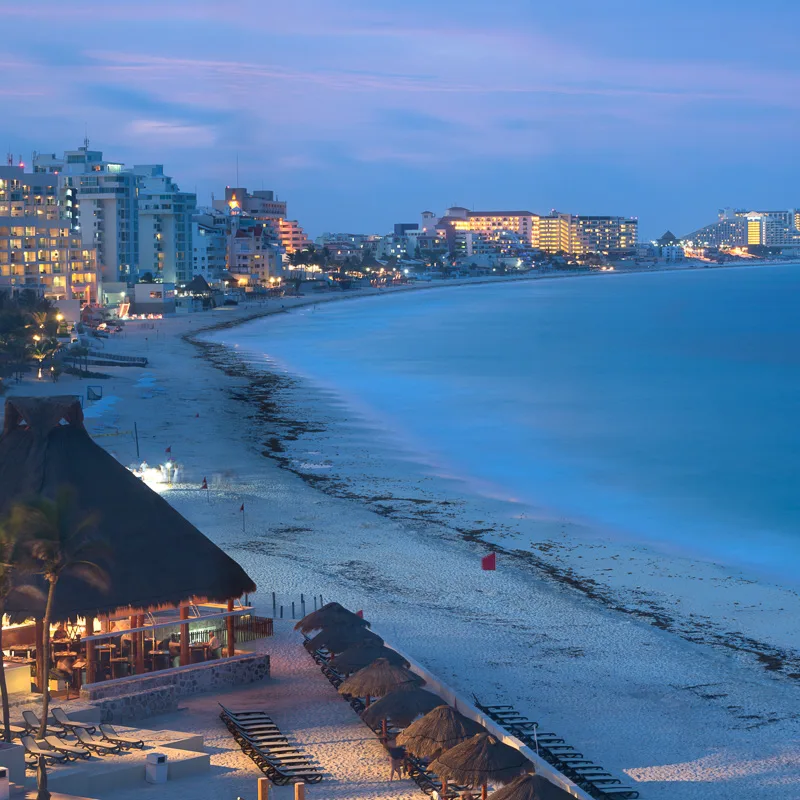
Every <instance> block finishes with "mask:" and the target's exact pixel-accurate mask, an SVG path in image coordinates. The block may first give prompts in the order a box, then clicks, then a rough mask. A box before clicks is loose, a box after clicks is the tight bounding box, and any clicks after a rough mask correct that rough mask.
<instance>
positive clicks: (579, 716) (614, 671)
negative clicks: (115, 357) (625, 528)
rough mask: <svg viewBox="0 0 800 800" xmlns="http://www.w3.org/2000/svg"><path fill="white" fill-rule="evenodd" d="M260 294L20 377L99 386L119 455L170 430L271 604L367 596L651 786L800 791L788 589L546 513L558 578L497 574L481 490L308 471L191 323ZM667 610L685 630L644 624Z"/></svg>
mask: <svg viewBox="0 0 800 800" xmlns="http://www.w3.org/2000/svg"><path fill="white" fill-rule="evenodd" d="M473 291H480V289H479V288H476V289H474V290H473ZM306 300H312V301H314V302H321V301H322V300H323V298H306ZM296 302H302V299H300V300H299V301H290V300H284V301H272V306H273V308H275V310H279V307H280V305H281V304H285V305H286V306H290V305H292V304H294V303H296ZM376 302H378V301H376ZM256 310H257V309H255V308H253V309H249V311H248V309H238V310H228V309H226V310H219V311H216V312H213V313H210V314H198V315H191V316H189V317H181V318H175V319H170V320H164V321H160V322H156V323H153V325H154V326H155V327H152V328H150V327H148V325H149V323H148V324H145V323H130V324H128V325H127V326H126V333H125V334H124V335H123V337H122V338H120V339H119V340H112V341H110V342H108V343H107V345H106V347H107V349H108V350H109V351H113V352H120V353H128V354H133V353H135V354H143V355H147V357H148V358H149V359H150V362H151V363H150V366H149V367H148V368H147V370H145V371H142V370H135V369H107V368H99V369H100V370H101V371H104V372H108V373H111V374H113V377H112V378H111V379H110V380H106V381H99V380H90V381H79V380H77V379H74V378H68V377H65V378H62V380H61V381H60V382H59V383H58V384H56V385H53V384H43V383H38V382H36V381H35V380H33V379H32V378H26V380H25V381H24V382H23V383H22V384H20V385H19V386H14V387H10V388H9V393H13V394H38V393H45V392H46V393H54V392H56V393H73V392H74V393H79V394H81V395H82V396H83V397H84V398H85V397H86V385H87V384H91V385H102V386H103V390H104V394H105V395H106V397H105V399H104V400H103V401H101V403H99V404H97V405H95V406H94V407H93V408H92V407H89V406H87V412H88V413H87V417H88V418H87V427H88V428H89V430H90V432H92V433H93V434H95V435H102V438H99V439H98V442H100V443H101V444H103V446H105V447H107V448H108V449H109V450H110V451H111V452H113V453H114V454H115V455H116V456H117V457H118V459H119V460H120V461H121V462H122V463H125V464H132V463H134V462H135V461H136V453H135V447H134V444H133V440H132V436H131V434H130V433H127V432H130V431H132V430H133V425H134V422H136V423H137V425H138V430H139V438H140V447H141V455H142V458H143V459H145V460H147V461H149V462H150V463H158V462H160V461H161V460H163V459H164V451H165V448H167V447H171V448H172V453H173V457H174V458H176V459H177V461H178V462H179V464H180V465H181V473H180V476H179V480H178V484H177V485H176V486H175V487H174V488H173V489H172V490H170V491H169V492H168V493H167V494H166V497H167V499H168V500H169V501H170V502H171V503H172V504H173V505H174V506H175V507H176V508H177V509H178V510H179V511H181V513H183V514H184V515H185V516H187V517H188V518H189V519H190V520H191V521H192V522H194V523H195V524H196V525H197V526H198V527H199V528H200V529H201V530H202V531H204V532H205V533H206V534H207V535H208V536H210V537H211V538H212V539H214V540H215V541H216V542H217V543H219V544H220V545H221V546H223V547H224V548H225V549H226V550H227V551H228V552H230V553H231V554H232V555H233V556H234V557H235V558H236V559H237V560H239V561H240V562H241V563H242V565H243V566H244V567H245V569H247V570H248V572H249V573H250V574H251V575H252V577H253V578H254V580H255V581H256V583H257V584H258V586H259V593H258V595H257V596H256V598H255V602H256V605H257V606H258V607H259V608H260V610H262V611H263V612H265V613H267V614H269V613H271V611H272V600H271V592H272V591H275V592H277V593H278V596H279V602H283V603H284V604H285V605H287V607H288V603H290V602H291V601H292V600H299V595H300V593H301V592H303V593H305V595H306V596H307V597H310V596H311V595H314V594H317V595H319V594H322V595H323V596H324V598H325V600H326V601H327V600H329V599H337V600H340V601H341V602H343V603H345V604H347V605H349V606H351V607H354V608H363V609H364V611H365V613H366V615H367V616H368V617H369V618H370V619H371V620H372V621H373V623H374V626H375V628H376V630H377V631H378V632H379V633H381V635H383V636H384V637H385V638H386V639H387V640H388V641H390V642H391V643H394V644H396V645H397V646H398V647H400V648H401V649H403V650H405V651H407V652H408V653H409V654H410V655H411V656H413V657H414V658H415V659H417V660H418V661H420V662H421V663H423V664H424V665H425V666H426V667H428V668H429V669H431V670H432V671H433V672H435V673H437V674H439V675H440V676H441V678H442V679H443V680H445V681H446V682H448V683H450V684H451V685H452V686H453V687H454V688H456V689H457V690H459V691H461V692H463V693H464V694H467V695H468V694H469V693H471V692H475V693H476V694H477V695H478V696H479V698H481V699H482V700H485V701H499V702H512V703H514V704H516V705H517V706H518V707H519V709H520V710H521V711H523V712H524V713H527V714H528V715H529V716H530V717H532V718H533V719H536V720H538V721H539V722H540V724H541V726H542V728H543V729H545V730H554V731H557V732H558V733H559V734H560V735H562V736H564V737H565V738H566V740H567V741H568V742H570V743H571V744H573V745H575V746H576V747H577V748H578V749H579V750H580V751H581V752H583V753H584V754H585V755H586V757H587V758H590V759H592V760H593V761H595V762H596V763H599V764H602V765H603V766H604V767H606V768H607V769H609V770H611V771H612V772H614V773H617V774H621V773H626V774H627V776H628V777H629V779H630V781H632V782H636V783H637V787H638V788H639V789H640V791H641V793H642V797H643V798H681V800H684V798H685V800H695V798H697V799H699V798H725V799H726V800H740V798H741V799H742V800H743V799H744V798H748V800H751V799H752V798H762V797H763V798H766V797H768V796H770V797H773V796H780V797H783V798H800V788H798V787H799V786H800V748H798V744H799V743H800V730H799V728H798V717H799V716H800V703H799V702H798V700H797V687H796V683H795V680H794V679H793V678H791V677H789V676H788V675H787V673H790V672H792V669H793V668H792V667H791V666H789V665H791V663H792V662H793V660H794V659H795V658H796V657H797V655H796V648H797V643H798V625H800V623H798V619H800V614H798V612H800V601H799V600H798V596H797V594H796V593H795V592H794V591H792V590H789V589H785V588H782V587H780V586H776V585H769V584H765V583H763V582H754V581H751V579H750V578H749V576H747V575H745V574H743V573H742V572H741V571H733V570H726V569H725V568H723V567H720V566H718V565H715V564H712V563H708V562H702V561H696V560H693V561H689V560H687V559H682V558H679V557H674V558H668V557H665V556H663V555H658V554H656V553H654V552H653V551H651V550H649V549H648V548H646V547H643V546H636V545H630V544H626V543H623V542H619V541H613V540H605V541H603V540H599V539H598V540H595V541H587V540H586V539H585V537H580V538H577V537H573V536H572V535H571V531H570V529H569V527H568V526H567V527H566V528H565V527H563V526H562V524H561V522H560V521H559V520H551V521H549V522H548V521H541V522H540V523H539V524H540V527H541V537H540V541H541V546H540V547H539V548H538V552H537V557H538V558H540V559H541V560H542V563H543V564H545V565H552V566H553V567H556V568H557V571H558V572H559V573H560V576H559V577H560V579H559V580H556V579H555V578H554V577H551V576H549V575H547V574H545V573H544V572H542V571H541V570H540V569H538V568H537V567H536V565H535V564H532V563H526V562H525V561H523V560H520V559H512V558H504V557H503V556H502V555H501V556H500V559H499V562H500V563H499V568H498V571H497V572H495V573H484V572H481V571H480V569H479V557H480V555H483V554H484V553H485V552H486V547H485V545H483V544H480V543H478V542H469V541H464V540H463V538H462V537H461V536H459V535H457V534H456V532H455V528H456V527H460V528H462V529H465V530H475V529H481V528H483V527H486V526H485V525H482V524H481V522H482V520H477V519H474V518H469V516H468V508H465V509H459V508H455V509H452V514H451V518H450V522H449V525H450V527H448V524H447V522H446V521H445V520H442V519H436V520H435V521H433V522H431V523H430V524H429V525H427V526H426V525H425V524H423V523H421V522H420V520H419V518H418V516H412V517H411V518H410V519H409V520H403V519H399V518H397V517H394V518H391V517H387V516H385V515H382V514H379V513H376V511H375V510H373V509H370V508H368V507H366V506H365V505H364V504H362V503H360V502H358V501H357V500H348V499H339V498H335V497H331V496H329V495H327V494H324V493H322V492H320V491H318V490H317V489H314V488H312V487H311V486H310V485H308V483H306V482H304V481H303V480H301V479H300V478H299V477H298V476H296V475H294V474H292V473H291V472H289V471H286V470H283V469H281V468H280V467H279V466H278V465H277V464H276V463H275V462H274V461H273V460H271V459H270V458H268V457H265V456H264V455H263V452H264V451H265V450H266V449H267V448H266V445H265V440H266V439H267V438H269V436H271V435H272V432H271V431H269V430H265V429H264V424H263V422H262V421H261V419H260V417H259V414H258V409H256V408H253V407H252V406H251V405H250V404H248V402H247V398H248V395H249V389H248V387H249V384H248V381H247V380H246V379H245V378H243V377H237V376H226V375H224V374H223V373H222V372H220V371H219V370H217V369H215V368H214V367H212V366H210V365H209V364H208V363H206V362H205V361H204V359H203V358H202V357H201V354H200V352H199V351H198V350H197V349H196V348H195V347H194V346H193V345H191V344H190V343H188V342H186V341H184V340H183V339H182V338H181V335H182V334H183V333H185V332H188V331H193V330H197V329H199V328H201V327H204V326H208V325H213V324H217V323H219V322H224V321H226V320H233V319H234V318H236V317H240V316H241V317H243V316H246V315H247V314H248V313H250V312H254V311H256ZM233 395H235V396H236V397H237V398H238V399H234V398H233ZM366 472H367V471H366V470H365V473H366ZM204 477H207V478H208V482H209V485H210V486H211V487H212V488H211V491H210V493H209V496H208V498H207V497H206V494H205V492H202V491H201V490H200V488H199V487H200V484H201V483H202V480H203V478H204ZM425 488H426V487H425V486H424V485H421V486H420V492H421V493H424V492H425ZM209 500H210V502H208V501H209ZM242 503H244V504H245V508H246V517H245V522H246V530H244V531H243V530H242V516H241V514H240V512H239V508H240V505H241V504H242ZM462 512H463V515H464V516H463V518H462V517H459V514H461V513H462ZM498 543H499V544H501V546H502V544H503V542H502V540H501V539H498ZM566 572H569V573H571V575H572V576H573V577H574V578H575V582H576V583H578V584H580V586H579V587H578V588H576V587H574V586H571V585H569V584H568V583H566V582H565V581H564V580H563V578H564V573H566ZM587 590H588V591H590V592H591V593H593V594H596V595H600V596H602V598H603V599H604V602H600V601H598V600H596V599H593V598H592V597H588V596H587ZM609 605H612V606H613V605H617V606H619V607H620V609H621V610H613V608H609ZM662 613H663V614H668V615H669V616H670V618H671V619H672V624H671V625H670V627H672V628H673V629H677V630H680V631H683V632H684V634H685V635H684V636H683V637H682V636H680V635H678V634H676V633H675V632H672V631H667V630H662V629H659V627H657V626H654V625H653V624H650V622H651V620H652V618H653V616H654V615H656V618H658V614H662ZM726 632H730V633H733V632H736V633H737V634H738V636H737V637H736V641H737V642H739V641H741V640H742V639H746V638H748V637H750V638H751V639H752V640H753V641H754V647H753V648H752V649H753V650H755V651H757V653H758V652H765V651H764V650H763V649H759V647H760V646H761V645H766V646H767V649H769V648H772V649H774V651H776V652H777V651H780V652H781V653H782V654H783V655H782V658H781V662H780V666H781V667H782V671H779V670H773V671H768V670H766V669H765V664H766V665H768V666H769V665H770V664H769V658H768V657H767V656H763V655H762V656H761V657H760V658H759V656H758V655H757V653H751V652H746V648H744V649H743V648H742V647H738V649H730V648H728V647H724V646H721V647H720V646H716V647H715V646H712V645H709V644H707V643H706V641H707V640H709V639H713V638H714V636H718V637H720V638H719V641H720V642H723V641H725V640H726V639H725V634H726ZM689 639H695V641H690V640H689ZM756 645H758V646H756ZM772 666H775V664H772ZM796 671H797V672H800V669H797V670H796ZM192 702H201V701H192ZM202 702H206V701H202ZM209 702H210V701H209ZM342 706H343V707H344V708H345V710H347V707H346V706H344V704H342ZM190 707H191V706H190ZM170 725H172V726H173V727H174V725H175V721H174V720H172V721H171V722H170ZM167 727H169V725H167ZM137 796H138V794H137ZM187 796H188V795H187ZM219 796H222V795H219V794H216V793H212V794H206V795H204V794H202V793H198V794H197V795H196V798H197V800H204V798H205V797H219ZM313 796H316V795H313ZM333 796H334V795H331V797H333ZM335 796H337V797H345V796H346V795H344V794H338V795H335ZM360 796H363V797H367V796H370V797H372V796H375V797H380V796H394V797H403V796H405V795H398V794H392V795H385V794H374V795H372V794H369V795H366V794H364V795H360Z"/></svg>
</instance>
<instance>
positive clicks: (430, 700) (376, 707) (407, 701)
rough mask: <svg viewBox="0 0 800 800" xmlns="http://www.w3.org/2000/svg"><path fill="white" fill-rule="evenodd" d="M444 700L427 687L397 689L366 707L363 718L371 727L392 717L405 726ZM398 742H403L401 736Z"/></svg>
mask: <svg viewBox="0 0 800 800" xmlns="http://www.w3.org/2000/svg"><path fill="white" fill-rule="evenodd" d="M443 702H444V701H443V700H442V698H441V697H439V696H438V695H435V694H434V693H433V692H429V691H428V690H427V689H419V688H417V687H415V688H413V689H396V690H395V691H394V692H390V693H389V694H387V695H385V696H384V697H381V699H380V700H376V701H375V702H374V703H373V704H372V705H371V706H370V707H369V708H367V709H364V711H363V713H362V714H361V719H363V720H364V722H366V723H367V725H370V726H371V727H375V726H376V725H379V724H380V723H381V721H382V720H385V719H390V720H391V721H392V722H393V723H394V724H395V725H399V726H400V727H401V728H403V727H405V726H406V725H410V724H411V723H412V722H414V720H415V719H416V718H417V717H420V716H422V715H423V714H427V713H428V712H429V711H430V710H431V709H434V708H436V707H437V706H440V705H441V704H442V703H443ZM398 744H401V742H400V740H399V738H398Z"/></svg>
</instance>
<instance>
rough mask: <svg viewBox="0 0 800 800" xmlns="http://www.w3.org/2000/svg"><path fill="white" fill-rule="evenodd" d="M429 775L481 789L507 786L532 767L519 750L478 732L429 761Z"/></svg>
mask: <svg viewBox="0 0 800 800" xmlns="http://www.w3.org/2000/svg"><path fill="white" fill-rule="evenodd" d="M430 768H431V772H435V773H436V774H437V775H440V776H441V777H442V778H447V779H448V780H451V781H455V782H456V783H466V784H468V785H470V786H482V785H484V784H487V783H509V782H510V781H512V780H514V778H516V777H517V776H518V775H521V774H522V773H524V772H530V771H531V770H532V769H533V764H531V762H530V761H528V759H527V758H525V756H524V755H522V753H520V751H519V750H516V749H514V748H513V747H509V746H508V745H507V744H503V743H502V742H500V741H498V740H497V739H496V738H495V737H494V736H492V735H490V734H488V733H478V734H476V735H475V736H473V737H472V738H471V739H467V740H466V741H465V742H461V744H457V745H456V746H455V747H451V748H450V749H449V750H445V751H444V752H443V753H442V754H441V755H440V756H439V758H437V759H436V760H435V761H432V762H431V765H430Z"/></svg>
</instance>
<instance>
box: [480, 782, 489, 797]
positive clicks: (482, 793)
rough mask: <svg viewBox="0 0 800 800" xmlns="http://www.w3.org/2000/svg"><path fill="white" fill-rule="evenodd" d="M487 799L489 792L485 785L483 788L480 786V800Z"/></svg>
mask: <svg viewBox="0 0 800 800" xmlns="http://www.w3.org/2000/svg"><path fill="white" fill-rule="evenodd" d="M488 797H489V790H488V789H487V788H486V784H485V783H484V784H483V786H481V800H487V798H488Z"/></svg>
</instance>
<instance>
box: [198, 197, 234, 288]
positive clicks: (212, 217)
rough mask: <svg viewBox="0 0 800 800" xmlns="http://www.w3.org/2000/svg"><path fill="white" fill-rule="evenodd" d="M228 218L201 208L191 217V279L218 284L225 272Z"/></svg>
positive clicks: (218, 212)
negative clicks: (201, 279) (197, 278)
mask: <svg viewBox="0 0 800 800" xmlns="http://www.w3.org/2000/svg"><path fill="white" fill-rule="evenodd" d="M229 219H230V218H229V217H228V216H227V215H225V214H223V213H222V212H221V211H216V210H215V209H213V208H201V209H198V210H197V212H196V213H195V214H194V216H193V217H192V277H194V276H195V275H201V276H202V277H203V278H205V280H206V282H207V283H209V284H214V283H219V282H220V281H221V280H222V277H223V273H224V272H225V271H226V270H227V256H228V221H229Z"/></svg>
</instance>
